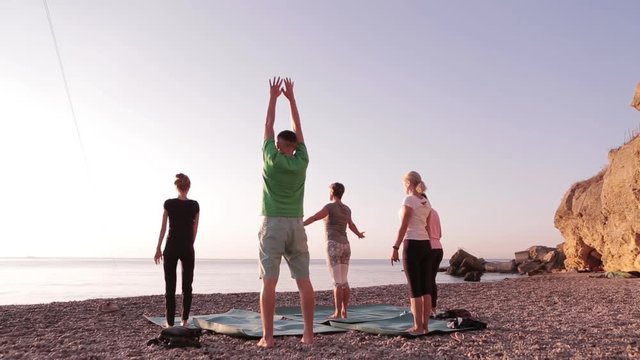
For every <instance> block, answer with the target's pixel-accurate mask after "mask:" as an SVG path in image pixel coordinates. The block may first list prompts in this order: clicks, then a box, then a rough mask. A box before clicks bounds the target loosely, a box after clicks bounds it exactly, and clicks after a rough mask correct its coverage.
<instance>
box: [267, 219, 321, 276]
mask: <svg viewBox="0 0 640 360" xmlns="http://www.w3.org/2000/svg"><path fill="white" fill-rule="evenodd" d="M258 238H259V239H260V247H259V250H260V254H259V260H260V263H259V267H260V278H261V279H262V278H272V279H277V278H278V277H279V276H280V262H281V260H282V257H283V256H284V259H285V260H286V261H287V264H288V265H289V271H291V277H292V278H294V279H303V278H308V277H309V248H308V247H307V234H306V233H305V231H304V225H302V218H297V217H269V216H265V217H264V218H263V220H262V227H261V228H260V232H259V233H258Z"/></svg>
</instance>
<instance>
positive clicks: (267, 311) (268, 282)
mask: <svg viewBox="0 0 640 360" xmlns="http://www.w3.org/2000/svg"><path fill="white" fill-rule="evenodd" d="M277 283H278V279H273V278H262V289H261V290H260V319H262V339H260V341H258V346H261V347H266V348H269V347H273V345H274V340H273V315H274V313H275V311H276V284H277Z"/></svg>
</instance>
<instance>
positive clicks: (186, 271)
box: [153, 174, 200, 326]
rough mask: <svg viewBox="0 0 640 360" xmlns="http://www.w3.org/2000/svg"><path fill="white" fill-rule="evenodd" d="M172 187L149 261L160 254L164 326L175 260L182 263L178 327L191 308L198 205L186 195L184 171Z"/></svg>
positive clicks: (172, 307) (172, 302) (170, 308)
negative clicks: (173, 194) (175, 194)
mask: <svg viewBox="0 0 640 360" xmlns="http://www.w3.org/2000/svg"><path fill="white" fill-rule="evenodd" d="M176 178H177V179H176V181H175V182H174V184H175V185H176V189H177V190H178V197H177V198H176V199H169V200H167V201H165V202H164V213H163V214H162V228H161V229H160V237H159V239H158V246H157V247H156V254H155V256H154V257H153V260H154V261H155V263H156V264H158V263H160V260H161V259H162V258H163V256H164V281H165V294H164V296H165V301H166V310H167V314H166V316H167V325H168V326H173V324H174V318H175V313H176V299H175V295H176V266H177V265H178V260H180V262H181V263H182V326H187V324H188V321H189V311H190V310H191V299H192V288H191V283H192V282H193V269H194V266H195V251H194V249H193V243H194V242H195V240H196V234H197V232H198V219H199V216H200V205H198V202H197V201H195V200H190V199H188V198H187V194H188V193H189V188H191V181H190V180H189V177H188V176H187V175H184V174H178V175H176ZM167 218H168V219H169V235H168V236H167V243H166V245H165V247H164V253H163V252H161V251H160V247H161V245H162V240H163V239H164V235H165V232H166V229H167Z"/></svg>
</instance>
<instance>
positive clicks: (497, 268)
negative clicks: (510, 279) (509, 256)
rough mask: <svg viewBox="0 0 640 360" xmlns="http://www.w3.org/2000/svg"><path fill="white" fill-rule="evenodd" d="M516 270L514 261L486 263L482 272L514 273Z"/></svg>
mask: <svg viewBox="0 0 640 360" xmlns="http://www.w3.org/2000/svg"><path fill="white" fill-rule="evenodd" d="M516 270H517V267H516V262H515V260H511V261H495V262H486V263H485V264H484V271H486V272H497V273H514V272H516Z"/></svg>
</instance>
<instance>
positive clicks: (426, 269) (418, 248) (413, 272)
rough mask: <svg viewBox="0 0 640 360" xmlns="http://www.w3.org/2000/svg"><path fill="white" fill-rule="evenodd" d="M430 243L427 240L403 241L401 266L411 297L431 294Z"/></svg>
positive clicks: (431, 266) (431, 267)
mask: <svg viewBox="0 0 640 360" xmlns="http://www.w3.org/2000/svg"><path fill="white" fill-rule="evenodd" d="M431 260H432V257H431V243H430V241H428V240H405V242H404V246H403V247H402V265H403V266H404V273H405V275H406V276H407V282H408V283H409V288H410V289H411V297H412V298H417V297H421V296H423V295H432V294H433V289H432V287H433V284H432V282H433V279H432V277H433V276H432V272H433V265H432V264H431Z"/></svg>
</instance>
